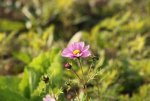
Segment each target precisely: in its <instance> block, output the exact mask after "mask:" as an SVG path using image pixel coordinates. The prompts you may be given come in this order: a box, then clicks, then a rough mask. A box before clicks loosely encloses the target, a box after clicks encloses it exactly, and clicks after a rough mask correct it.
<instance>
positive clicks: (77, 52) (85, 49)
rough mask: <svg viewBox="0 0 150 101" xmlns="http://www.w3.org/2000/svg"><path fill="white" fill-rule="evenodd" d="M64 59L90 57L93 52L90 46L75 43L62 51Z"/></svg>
mask: <svg viewBox="0 0 150 101" xmlns="http://www.w3.org/2000/svg"><path fill="white" fill-rule="evenodd" d="M61 55H62V56H63V57H69V58H71V59H74V58H78V57H83V58H86V57H89V56H90V55H91V52H90V51H89V45H87V46H85V44H84V42H74V43H73V44H71V45H69V46H68V47H67V48H65V49H64V50H63V51H62V54H61Z"/></svg>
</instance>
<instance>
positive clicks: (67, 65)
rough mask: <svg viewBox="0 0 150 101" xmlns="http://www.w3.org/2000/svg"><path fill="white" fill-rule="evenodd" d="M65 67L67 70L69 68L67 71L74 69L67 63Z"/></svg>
mask: <svg viewBox="0 0 150 101" xmlns="http://www.w3.org/2000/svg"><path fill="white" fill-rule="evenodd" d="M64 66H65V68H67V69H71V67H72V66H71V64H70V63H66V64H65V65H64Z"/></svg>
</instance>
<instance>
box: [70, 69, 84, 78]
mask: <svg viewBox="0 0 150 101" xmlns="http://www.w3.org/2000/svg"><path fill="white" fill-rule="evenodd" d="M70 70H71V71H72V72H73V73H74V74H75V75H76V76H77V78H78V79H79V81H82V79H81V78H80V77H79V75H78V74H77V73H76V72H75V71H74V70H73V69H70Z"/></svg>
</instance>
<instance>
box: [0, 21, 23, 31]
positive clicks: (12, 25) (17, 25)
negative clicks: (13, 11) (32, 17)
mask: <svg viewBox="0 0 150 101" xmlns="http://www.w3.org/2000/svg"><path fill="white" fill-rule="evenodd" d="M8 26H9V27H8ZM23 28H25V26H24V24H23V23H21V22H17V21H11V20H9V19H0V31H12V30H13V31H18V30H20V29H23Z"/></svg>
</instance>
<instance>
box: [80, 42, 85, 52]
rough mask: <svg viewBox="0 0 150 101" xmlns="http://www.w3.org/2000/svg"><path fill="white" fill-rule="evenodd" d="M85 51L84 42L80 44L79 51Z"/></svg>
mask: <svg viewBox="0 0 150 101" xmlns="http://www.w3.org/2000/svg"><path fill="white" fill-rule="evenodd" d="M83 49H84V42H79V50H81V51H82V50H83Z"/></svg>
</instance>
